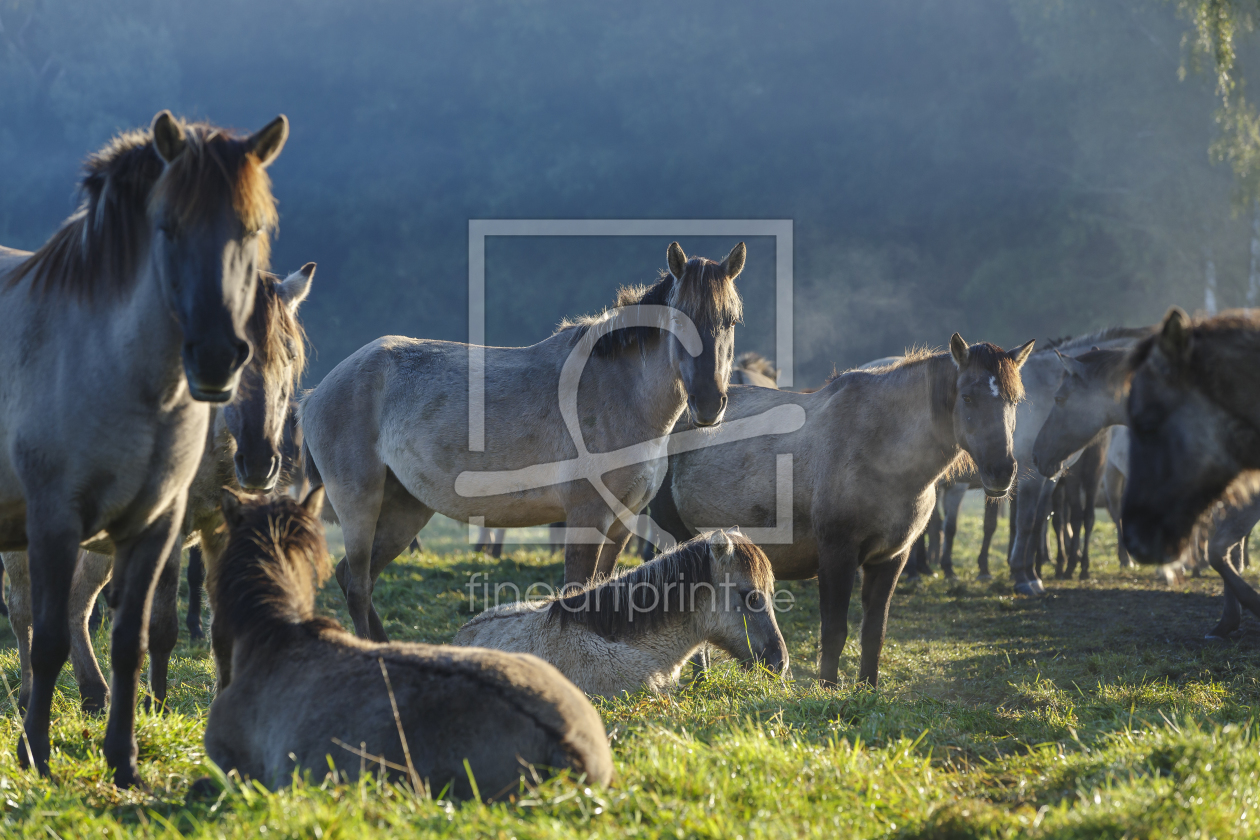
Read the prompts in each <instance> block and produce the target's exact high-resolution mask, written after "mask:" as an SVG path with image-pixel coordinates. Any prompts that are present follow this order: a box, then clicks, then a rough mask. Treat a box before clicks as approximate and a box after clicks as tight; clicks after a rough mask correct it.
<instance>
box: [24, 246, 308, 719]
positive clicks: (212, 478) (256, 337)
mask: <svg viewBox="0 0 1260 840" xmlns="http://www.w3.org/2000/svg"><path fill="white" fill-rule="evenodd" d="M314 274H315V263H307V264H306V265H305V266H303V267H302V268H301V269H299V270H298V271H295V272H293V273H292V274H290V275H289V276H288V277H287V278H285V279H284V280H281V279H280V278H279V277H277V276H276V275H274V274H270V273H269V272H259V275H258V282H257V283H256V284H255V287H254V289H255V291H254V309H253V313H252V314H251V315H250V317H249V320H248V321H247V322H246V324H245V336H246V338H247V339H248V340H249V343H250V346H251V347H252V348H253V353H252V354H251V355H250V359H249V362H247V363H246V365H245V368H244V369H243V370H242V371H241V386H240V387H239V388H237V391H236V396H235V397H234V398H233V399H232V401H231V402H229V403H228V404H227V405H226V406H224V408H223V409H222V410H219V409H215V410H214V414H213V417H212V419H211V423H210V439H209V440H208V441H207V442H206V446H205V449H204V451H203V452H202V456H201V463H200V465H199V466H198V468H197V475H196V476H195V477H194V478H193V482H192V486H191V487H190V488H189V491H188V503H187V506H186V507H185V508H184V522H183V527H182V528H181V530H180V533H181V538H180V539H179V540H177V541H176V543H175V545H174V547H173V548H172V549H171V555H170V557H169V558H168V559H167V561H166V563H165V564H164V565H163V567H162V569H161V571H159V573H158V582H157V586H156V588H155V589H154V593H153V607H152V611H151V613H150V616H149V693H150V696H151V698H152V701H153V702H155V703H157V704H158V706H159V707H160V706H161V705H162V704H163V703H164V702H165V701H166V675H167V670H168V668H169V665H170V658H171V653H172V652H173V651H174V650H175V645H176V644H177V643H178V641H179V567H180V562H179V561H180V554H181V551H182V549H183V548H184V547H185V545H191V546H193V547H200V548H202V549H204V552H205V555H206V557H207V558H208V559H209V562H211V563H213V562H214V559H215V558H217V557H218V555H219V553H220V552H221V551H222V550H223V540H224V535H223V514H222V513H221V512H220V510H219V498H220V496H221V495H222V493H221V491H220V488H221V487H222V486H223V485H224V484H226V483H231V482H236V483H237V485H238V486H248V487H249V488H250V489H270V488H271V485H272V484H273V483H274V482H275V480H276V478H277V476H278V473H279V463H280V462H281V461H282V460H283V459H282V458H281V457H280V453H281V450H282V445H281V443H282V437H283V432H284V421H285V415H286V411H287V406H288V402H289V398H290V396H291V395H292V394H293V390H294V388H295V387H296V386H297V381H298V378H299V377H300V376H301V374H302V369H303V368H304V367H305V366H306V351H305V347H306V337H305V334H304V333H303V331H302V327H301V325H300V324H299V323H298V321H297V319H296V317H295V316H296V314H297V309H298V307H299V306H300V305H301V303H302V301H304V300H305V299H306V296H307V295H308V294H309V293H310V288H311V280H312V278H313V277H314ZM112 555H113V546H112V545H110V544H108V542H103V543H92V544H89V546H88V550H85V551H83V552H81V553H80V555H79V562H78V565H77V566H76V567H75V570H74V578H73V581H72V583H71V585H70V604H69V611H70V663H71V665H72V666H73V667H74V676H75V681H76V682H77V683H78V684H79V698H80V703H81V706H82V709H83V711H85V712H91V713H94V712H99V711H101V710H103V709H104V708H105V706H106V704H107V703H108V702H109V685H108V683H106V682H105V677H104V675H103V674H102V673H101V667H100V665H99V664H98V663H97V661H96V653H95V651H93V649H92V634H91V632H90V630H89V628H88V620H89V616H91V614H92V607H93V606H94V605H95V604H96V599H97V596H98V595H99V594H100V593H101V590H102V589H104V588H105V585H106V584H107V583H109V581H110V578H111V576H112V575H113V569H114V558H113V556H112ZM2 556H3V559H4V563H5V566H6V568H8V569H9V572H10V574H11V575H12V590H11V592H12V601H13V615H12V617H11V623H12V625H13V632H14V634H15V635H16V636H17V640H18V661H19V663H20V665H21V673H22V688H21V691H20V692H19V694H18V703H19V705H20V706H23V707H24V706H25V704H26V700H27V698H28V696H29V694H30V688H31V661H30V633H31V593H30V570H29V566H28V563H27V557H26V552H7V553H5V554H4V555H2ZM190 576H191V575H190ZM189 599H190V601H191V600H192V590H191V587H190V590H189ZM220 664H221V665H222V664H223V663H220ZM220 676H221V677H222V676H223V675H222V674H221V675H220ZM147 702H148V700H147V699H146V703H147Z"/></svg>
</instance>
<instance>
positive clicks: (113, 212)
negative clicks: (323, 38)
mask: <svg viewBox="0 0 1260 840" xmlns="http://www.w3.org/2000/svg"><path fill="white" fill-rule="evenodd" d="M287 136H288V122H287V121H286V120H285V119H284V118H283V117H280V118H277V119H276V120H274V121H273V122H272V123H270V124H269V125H268V126H266V127H265V128H263V129H262V130H260V131H259V132H257V133H256V134H253V135H250V136H248V137H239V138H238V137H233V136H231V135H229V134H227V133H225V132H224V131H222V130H220V129H217V128H214V127H212V126H209V125H204V124H195V125H186V124H183V123H181V122H180V121H178V120H176V119H175V118H174V117H172V116H171V115H170V113H169V112H166V111H163V112H162V113H160V114H158V115H157V116H156V117H155V118H154V120H153V124H152V127H151V129H150V130H149V131H134V132H129V133H126V134H123V135H121V136H119V137H118V138H116V139H115V140H114V141H112V142H111V143H110V144H109V145H108V146H106V147H105V148H104V149H102V150H101V151H100V152H98V153H96V154H95V155H93V156H92V157H91V158H89V159H88V162H87V164H86V170H87V172H86V176H85V177H84V179H83V182H82V193H83V197H84V200H83V203H82V205H81V206H80V208H79V209H78V210H77V211H76V212H75V213H74V215H72V216H71V217H70V218H69V219H68V220H67V221H66V223H65V224H64V225H63V226H62V227H61V229H60V230H59V231H57V233H56V234H54V235H53V237H52V238H51V239H50V240H49V241H48V242H47V243H45V244H44V245H43V247H41V248H40V249H39V250H38V251H36V252H35V253H34V254H28V253H25V252H18V251H11V250H7V249H6V250H5V251H3V252H0V311H3V312H4V313H5V317H6V323H8V324H10V325H11V328H10V329H6V330H2V331H0V369H3V370H4V372H5V373H4V378H3V380H0V551H19V550H22V549H26V550H27V552H28V553H29V556H30V577H31V602H32V606H33V611H32V613H33V615H32V617H33V624H34V632H33V634H32V638H31V669H32V673H33V680H32V685H31V695H30V702H29V705H28V706H27V710H26V719H25V725H24V737H23V738H22V739H21V740H20V741H19V744H18V758H19V761H20V762H21V763H22V764H23V765H24V766H25V765H27V764H29V763H33V764H34V765H35V766H36V767H37V768H38V769H39V770H40V772H41V773H45V774H47V773H48V756H49V751H50V744H49V740H48V726H49V715H50V712H51V707H52V699H53V690H54V686H55V683H56V680H57V675H58V673H59V672H60V671H61V666H62V664H63V663H64V662H65V660H66V655H67V653H68V652H69V647H70V635H69V634H70V625H69V619H68V615H67V605H68V600H69V598H68V596H69V589H70V584H71V580H72V578H73V575H74V569H75V565H76V563H77V560H78V554H79V546H80V544H82V543H84V542H89V541H92V540H95V539H100V538H108V539H109V540H111V541H112V543H113V545H114V569H115V576H114V581H115V583H114V592H113V599H112V600H113V602H114V603H115V605H116V608H115V618H114V627H113V638H112V642H111V658H112V662H113V668H114V676H113V692H112V694H113V696H112V699H111V705H110V715H109V723H108V725H107V727H106V733H105V743H104V753H105V758H106V761H107V762H108V763H109V765H110V767H112V768H113V769H114V781H115V783H116V784H118V785H120V786H128V785H134V784H136V783H137V782H138V781H139V776H138V774H137V769H136V742H135V736H134V722H135V709H136V686H137V682H138V679H139V673H140V662H141V659H142V657H143V655H144V647H145V643H144V637H145V635H146V633H145V631H146V629H147V628H146V625H147V619H148V614H149V606H150V602H151V598H152V589H153V584H154V578H155V577H156V575H157V572H158V570H159V568H160V566H161V564H162V563H164V562H165V561H166V559H167V558H168V557H169V556H170V553H171V550H172V548H173V547H174V546H175V544H176V542H177V541H178V538H179V529H180V526H181V524H182V522H183V518H184V507H185V502H186V499H187V495H188V487H189V485H190V484H191V482H192V479H193V476H194V475H195V474H196V471H197V466H198V463H199V461H200V458H201V454H202V452H203V450H204V449H205V442H206V437H207V435H208V434H209V431H210V406H208V405H206V403H207V402H217V403H223V402H228V401H230V400H231V399H232V397H233V395H234V394H235V391H236V388H237V384H238V381H239V378H240V372H241V368H242V367H243V366H244V365H245V363H246V361H248V359H249V355H250V346H249V344H248V342H247V341H246V340H245V337H244V332H245V323H246V321H247V320H248V319H249V316H250V311H251V309H252V307H253V303H254V285H255V283H256V282H257V270H258V268H259V267H261V266H263V265H264V264H265V260H266V258H267V242H268V234H269V231H270V230H271V229H272V228H273V227H274V225H275V222H276V210H275V203H274V200H273V199H272V196H271V188H270V183H269V180H268V178H267V174H266V171H265V168H266V167H267V166H268V165H269V164H270V163H271V162H272V161H273V160H274V159H275V158H276V156H277V155H278V154H279V153H280V150H281V148H282V146H283V145H284V141H285V139H286V138H287Z"/></svg>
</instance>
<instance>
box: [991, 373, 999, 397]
mask: <svg viewBox="0 0 1260 840" xmlns="http://www.w3.org/2000/svg"><path fill="white" fill-rule="evenodd" d="M989 390H990V391H992V392H993V396H995V397H996V396H997V395H998V386H997V377H996V376H990V377H989Z"/></svg>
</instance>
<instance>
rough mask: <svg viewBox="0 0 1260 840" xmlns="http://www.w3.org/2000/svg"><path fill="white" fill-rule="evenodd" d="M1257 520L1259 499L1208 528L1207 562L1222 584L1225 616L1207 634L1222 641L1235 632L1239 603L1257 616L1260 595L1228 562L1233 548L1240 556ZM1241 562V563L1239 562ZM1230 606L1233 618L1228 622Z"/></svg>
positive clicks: (1238, 619) (1230, 513)
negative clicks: (1223, 586)
mask: <svg viewBox="0 0 1260 840" xmlns="http://www.w3.org/2000/svg"><path fill="white" fill-rule="evenodd" d="M1257 521H1260V496H1257V497H1256V498H1254V499H1252V500H1251V501H1250V502H1247V503H1246V504H1244V505H1242V506H1240V507H1237V508H1234V509H1232V510H1230V511H1229V512H1228V513H1226V514H1225V515H1224V516H1222V517H1221V518H1220V519H1219V520H1218V521H1217V523H1216V527H1215V528H1214V529H1212V534H1211V536H1210V537H1209V539H1208V547H1207V555H1208V563H1209V564H1210V565H1211V566H1212V568H1213V569H1215V570H1216V571H1217V573H1218V574H1219V575H1220V576H1221V578H1222V579H1223V580H1224V581H1225V589H1226V593H1225V615H1223V616H1222V617H1221V621H1220V623H1218V624H1217V626H1216V627H1215V628H1213V629H1212V630H1211V631H1210V632H1209V633H1208V637H1209V638H1212V637H1216V638H1226V637H1227V636H1228V635H1229V634H1230V633H1233V632H1234V631H1235V630H1237V629H1238V625H1239V623H1240V620H1241V615H1239V614H1238V610H1237V606H1238V604H1241V605H1242V606H1244V607H1246V608H1247V609H1248V611H1250V612H1251V613H1252V614H1253V615H1255V616H1257V617H1260V595H1257V594H1256V591H1255V590H1254V589H1252V588H1251V586H1250V585H1249V584H1248V583H1247V582H1246V581H1245V580H1243V579H1242V576H1241V575H1239V574H1238V571H1237V569H1236V568H1235V566H1234V564H1233V563H1232V562H1231V557H1230V555H1231V554H1232V553H1233V550H1234V549H1235V548H1237V549H1238V553H1239V555H1240V556H1241V543H1242V542H1243V540H1244V539H1246V537H1247V536H1248V535H1249V534H1250V533H1251V529H1252V528H1254V527H1255V525H1256V522H1257ZM1239 562H1240V563H1241V560H1240V561H1239ZM1231 607H1232V608H1233V612H1234V615H1233V616H1232V623H1231V621H1230V619H1231V615H1230V612H1231Z"/></svg>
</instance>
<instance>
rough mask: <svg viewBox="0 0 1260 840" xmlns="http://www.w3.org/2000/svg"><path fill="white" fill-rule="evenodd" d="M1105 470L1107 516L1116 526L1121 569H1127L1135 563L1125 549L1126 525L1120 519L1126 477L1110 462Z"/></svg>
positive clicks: (1104, 490)
mask: <svg viewBox="0 0 1260 840" xmlns="http://www.w3.org/2000/svg"><path fill="white" fill-rule="evenodd" d="M1103 470H1104V471H1103V492H1104V493H1105V494H1106V497H1105V499H1106V503H1107V515H1108V516H1110V517H1111V521H1112V523H1113V524H1114V525H1115V526H1116V554H1117V556H1118V557H1119V560H1120V568H1122V569H1127V568H1129V567H1130V566H1132V565H1133V561H1132V560H1130V559H1129V552H1128V549H1126V548H1125V547H1124V524H1123V522H1122V521H1121V519H1120V511H1121V505H1122V503H1123V500H1124V476H1123V475H1122V474H1121V473H1120V471H1119V470H1117V469H1116V468H1115V467H1113V466H1112V465H1111V463H1110V462H1108V463H1107V466H1106V467H1104V468H1103Z"/></svg>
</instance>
